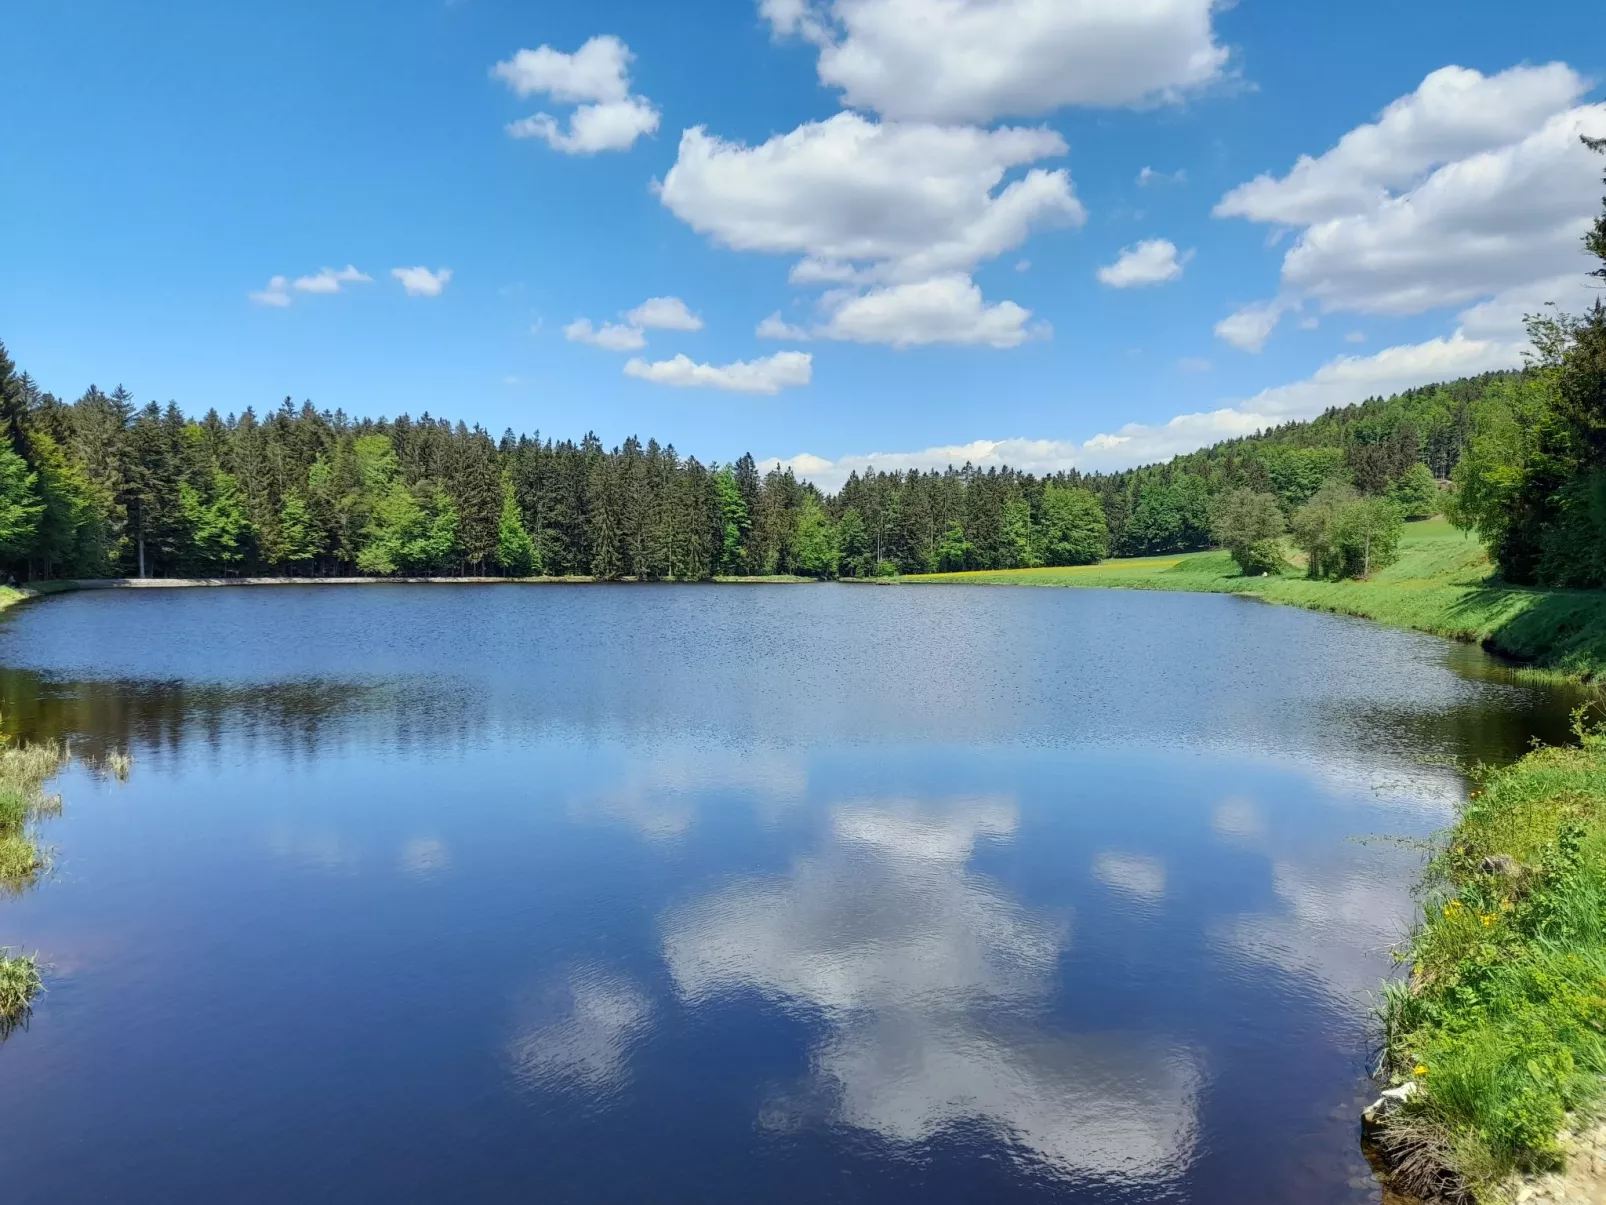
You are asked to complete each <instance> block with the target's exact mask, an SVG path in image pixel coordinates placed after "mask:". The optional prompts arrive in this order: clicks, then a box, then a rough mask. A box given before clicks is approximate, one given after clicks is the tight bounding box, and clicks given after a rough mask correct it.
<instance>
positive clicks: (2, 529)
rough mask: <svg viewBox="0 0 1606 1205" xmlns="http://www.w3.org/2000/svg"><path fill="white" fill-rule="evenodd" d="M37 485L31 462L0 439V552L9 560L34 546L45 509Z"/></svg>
mask: <svg viewBox="0 0 1606 1205" xmlns="http://www.w3.org/2000/svg"><path fill="white" fill-rule="evenodd" d="M38 487H39V476H38V474H36V473H35V472H33V470H31V469H30V468H29V467H28V462H27V461H25V460H23V458H22V457H21V456H20V455H18V454H17V453H16V452H15V451H13V450H12V448H11V445H10V444H8V443H5V442H0V556H4V557H5V558H6V559H7V560H12V561H17V560H22V559H24V558H26V557H27V555H28V553H29V552H30V551H31V550H32V549H33V545H34V537H35V536H37V535H38V533H39V520H40V518H41V517H42V516H43V515H44V513H45V508H44V504H43V503H42V502H41V501H40V500H39V488H38Z"/></svg>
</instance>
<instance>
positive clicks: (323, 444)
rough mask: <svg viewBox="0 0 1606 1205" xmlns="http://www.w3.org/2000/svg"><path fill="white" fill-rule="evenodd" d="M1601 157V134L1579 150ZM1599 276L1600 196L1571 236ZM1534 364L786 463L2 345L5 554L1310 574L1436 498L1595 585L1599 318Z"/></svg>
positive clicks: (1570, 320)
mask: <svg viewBox="0 0 1606 1205" xmlns="http://www.w3.org/2000/svg"><path fill="white" fill-rule="evenodd" d="M1585 141H1586V143H1588V144H1589V145H1590V147H1591V148H1592V149H1594V150H1597V151H1603V150H1606V142H1602V141H1599V140H1589V139H1585ZM1584 242H1585V249H1586V251H1588V252H1589V253H1590V254H1591V255H1593V256H1594V257H1596V259H1597V260H1599V262H1600V264H1601V266H1600V267H1598V268H1597V269H1595V270H1594V272H1593V273H1592V274H1593V275H1594V276H1596V277H1600V278H1602V279H1603V280H1606V212H1603V215H1602V217H1601V218H1600V219H1599V220H1598V221H1597V223H1596V224H1595V226H1594V228H1593V229H1592V230H1591V231H1590V232H1589V233H1588V234H1587V235H1586V237H1585V240H1584ZM1530 333H1531V335H1532V337H1533V342H1534V346H1535V349H1536V351H1535V355H1534V357H1533V360H1532V362H1531V363H1530V364H1529V365H1528V366H1527V367H1526V368H1524V369H1522V370H1520V371H1512V372H1502V373H1490V374H1486V375H1484V376H1480V377H1474V378H1467V379H1464V380H1459V381H1452V382H1448V383H1445V384H1440V385H1433V386H1428V387H1425V388H1422V389H1413V390H1407V391H1405V392H1403V393H1399V394H1396V395H1393V396H1391V397H1388V398H1369V399H1367V400H1365V401H1363V402H1360V403H1358V404H1355V405H1350V406H1344V407H1336V408H1334V409H1331V410H1329V411H1327V412H1326V413H1325V414H1322V415H1320V416H1319V417H1317V418H1315V419H1313V420H1310V421H1305V422H1292V423H1288V424H1285V425H1282V426H1279V427H1275V428H1273V429H1271V430H1267V431H1262V432H1257V433H1256V434H1255V435H1253V436H1246V437H1243V438H1239V439H1232V440H1225V441H1222V442H1220V443H1217V444H1215V445H1213V446H1211V447H1208V448H1204V449H1201V450H1199V451H1197V452H1192V453H1189V454H1187V455H1183V456H1177V457H1174V458H1173V459H1172V460H1170V461H1168V462H1166V463H1164V464H1155V465H1147V466H1143V467H1140V468H1135V469H1130V470H1124V471H1121V472H1114V473H1085V474H1084V473H1080V472H1077V471H1075V470H1071V471H1067V472H1062V473H1055V474H1050V475H1044V476H1036V475H1033V474H1030V473H1023V472H1019V471H1017V470H1014V469H1011V468H1007V467H1005V468H988V469H986V470H982V469H979V468H977V467H975V466H973V465H968V464H967V465H965V466H963V467H958V468H954V467H949V468H947V469H945V470H941V471H920V470H910V471H907V472H892V473H885V472H868V473H864V474H859V473H855V474H853V475H852V476H850V477H849V478H848V480H847V482H846V483H845V484H844V485H843V486H842V488H841V489H839V490H838V491H837V492H836V493H834V494H829V493H826V492H824V491H822V490H820V489H818V488H817V487H816V486H814V485H813V484H811V483H809V482H805V481H800V480H798V479H797V478H796V477H795V476H794V475H793V474H792V473H791V472H790V471H785V470H779V469H772V470H770V471H768V472H761V471H760V469H759V467H758V465H757V464H756V463H755V461H754V460H753V458H752V457H751V456H743V457H742V458H740V459H739V460H736V461H734V462H732V463H730V464H719V463H716V462H712V461H710V462H708V463H706V464H705V463H703V462H702V461H699V460H698V459H697V458H696V457H694V456H682V455H681V454H680V453H679V452H677V451H676V449H675V448H674V446H673V445H667V444H659V443H658V442H657V441H655V440H648V441H647V442H646V443H642V442H641V441H640V440H639V439H636V438H631V439H627V440H625V441H624V443H622V444H620V445H619V446H617V447H614V448H612V449H607V448H605V447H604V446H603V444H602V442H601V441H600V440H599V439H598V438H597V437H596V436H595V435H592V434H588V435H586V436H585V438H583V439H581V440H580V441H578V442H575V441H573V440H554V439H552V438H550V437H548V438H543V437H542V436H541V435H540V434H539V433H534V434H529V435H517V434H515V433H513V432H512V431H508V432H505V433H504V434H503V435H502V436H501V437H500V438H499V439H497V438H493V437H492V436H491V435H490V433H488V432H487V431H485V430H484V429H483V428H481V427H478V426H476V427H472V428H471V427H468V426H466V425H465V424H463V423H462V422H458V423H455V424H454V423H451V422H448V421H446V420H443V419H439V418H432V417H430V416H429V415H427V414H426V415H422V416H420V417H418V418H416V419H415V418H411V417H409V416H406V415H403V416H401V417H398V418H393V419H384V418H377V419H372V418H352V417H350V416H348V415H346V414H345V413H343V412H342V411H339V410H335V411H329V410H326V409H324V410H320V409H318V408H316V407H314V406H313V405H312V404H311V403H310V402H303V403H302V404H301V405H299V406H297V405H295V404H293V403H292V402H291V401H290V399H288V398H287V399H285V401H284V403H283V404H282V405H281V406H279V407H278V408H277V409H274V410H272V411H269V412H267V413H265V414H263V415H260V416H259V415H258V414H257V413H256V412H255V411H254V410H250V409H248V410H246V411H245V412H244V413H242V414H239V415H229V416H227V417H222V416H220V415H219V414H218V413H217V412H216V411H215V410H213V411H209V412H207V413H206V414H205V415H204V416H202V417H200V418H195V417H192V416H187V415H185V414H184V413H183V412H181V411H180V410H179V408H178V407H177V406H176V405H175V404H173V403H169V404H168V405H166V406H165V407H163V406H159V405H157V404H156V403H154V402H151V403H148V404H146V405H144V406H139V405H137V404H136V402H135V399H134V397H133V396H132V395H131V394H130V393H129V392H128V391H127V390H126V389H123V388H121V387H119V388H117V389H115V390H113V391H112V392H110V393H106V392H103V391H101V390H100V389H98V388H95V387H93V386H91V387H90V388H89V389H88V390H87V391H85V393H84V394H83V395H82V396H81V397H79V398H78V399H77V400H75V401H72V402H65V401H63V400H61V399H59V398H57V397H55V396H53V395H51V394H50V393H47V392H45V391H43V390H41V389H40V388H39V387H38V385H37V384H36V383H35V382H34V381H33V380H32V379H31V378H30V377H29V376H28V375H27V374H26V373H21V372H19V371H17V369H16V366H15V365H14V364H13V363H12V361H11V360H10V358H9V357H8V356H7V355H6V352H5V349H4V347H3V345H0V567H3V568H4V570H5V572H6V573H7V574H8V575H12V576H17V577H21V578H24V579H40V578H52V577H72V576H79V577H91V576H135V575H145V576H179V575H223V574H256V573H272V574H289V575H309V576H311V575H323V576H328V575H350V574H359V575H374V576H389V575H502V576H531V575H551V576H587V577H596V578H603V579H616V578H627V577H628V578H635V579H638V580H705V579H708V578H713V577H719V576H732V577H752V576H766V575H777V574H786V575H791V574H797V575H804V576H810V577H838V576H840V577H871V576H884V575H892V574H899V573H921V572H930V571H946V570H962V569H1007V568H1020V567H1031V566H1038V565H1075V564H1087V563H1091V562H1095V561H1098V560H1101V559H1103V558H1104V557H1106V556H1140V555H1160V554H1168V553H1176V552H1186V551H1191V550H1195V549H1201V548H1208V547H1225V548H1227V549H1229V550H1230V551H1231V552H1232V553H1233V555H1234V557H1235V558H1236V559H1237V560H1238V562H1239V564H1240V565H1241V566H1242V567H1243V570H1244V572H1246V573H1261V572H1282V571H1284V570H1285V569H1286V568H1287V566H1286V565H1285V563H1284V557H1283V555H1282V551H1281V550H1282V548H1283V539H1284V537H1285V535H1287V534H1290V533H1291V534H1292V536H1293V540H1294V543H1295V545H1296V546H1297V547H1299V548H1300V549H1301V550H1302V551H1303V552H1304V558H1305V563H1306V570H1307V572H1309V573H1311V574H1313V575H1316V576H1365V575H1367V574H1369V573H1371V572H1373V571H1374V570H1376V569H1377V568H1379V567H1381V566H1382V565H1385V564H1387V563H1388V562H1389V560H1390V559H1391V557H1392V556H1393V550H1394V547H1395V545H1396V544H1397V542H1398V535H1399V525H1400V522H1401V521H1402V520H1403V519H1408V518H1420V517H1424V516H1426V515H1429V514H1433V513H1436V512H1437V511H1439V510H1441V509H1442V510H1444V511H1445V512H1446V513H1447V514H1448V515H1449V516H1450V517H1451V519H1452V520H1454V521H1455V522H1457V523H1459V524H1460V525H1462V526H1463V527H1466V528H1468V529H1471V530H1476V531H1477V532H1478V533H1479V535H1480V536H1481V537H1482V538H1483V539H1484V540H1485V542H1486V543H1487V544H1488V545H1489V548H1490V551H1491V554H1492V555H1493V557H1494V559H1495V561H1496V563H1497V565H1498V566H1499V569H1500V570H1501V572H1502V574H1503V576H1504V577H1505V578H1506V579H1507V580H1510V581H1513V582H1521V583H1538V584H1544V585H1563V586H1601V585H1606V306H1602V305H1601V304H1600V303H1599V302H1597V303H1596V305H1595V306H1594V307H1593V308H1592V309H1591V310H1590V311H1588V312H1587V313H1585V314H1583V315H1581V316H1569V315H1563V314H1555V313H1551V314H1547V315H1540V316H1537V317H1535V318H1533V319H1532V320H1531V321H1530Z"/></svg>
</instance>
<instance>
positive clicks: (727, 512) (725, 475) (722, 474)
mask: <svg viewBox="0 0 1606 1205" xmlns="http://www.w3.org/2000/svg"><path fill="white" fill-rule="evenodd" d="M714 489H715V491H716V492H717V494H718V496H719V529H720V530H719V567H718V570H717V571H718V572H719V573H723V574H726V575H735V574H739V573H741V572H742V570H743V568H744V567H745V566H746V564H747V547H746V544H745V542H744V541H745V538H746V534H747V528H748V523H749V520H748V513H747V499H746V498H744V497H743V496H742V487H741V485H740V483H739V482H738V481H737V480H736V474H735V473H733V472H732V471H731V470H730V469H721V470H720V471H719V472H717V473H715V474H714Z"/></svg>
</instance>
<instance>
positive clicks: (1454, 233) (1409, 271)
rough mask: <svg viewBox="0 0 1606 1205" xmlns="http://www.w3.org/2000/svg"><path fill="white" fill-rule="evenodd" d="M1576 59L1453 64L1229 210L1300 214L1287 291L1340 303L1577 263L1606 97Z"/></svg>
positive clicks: (1457, 289)
mask: <svg viewBox="0 0 1606 1205" xmlns="http://www.w3.org/2000/svg"><path fill="white" fill-rule="evenodd" d="M1587 88H1588V84H1587V82H1586V81H1585V80H1583V79H1582V78H1580V77H1579V76H1578V75H1577V73H1576V72H1574V71H1573V70H1572V69H1571V68H1569V67H1567V66H1566V65H1565V64H1562V63H1552V64H1549V65H1547V66H1542V67H1515V68H1512V69H1511V70H1509V71H1504V72H1501V73H1500V74H1498V75H1494V76H1484V75H1481V74H1480V73H1478V72H1476V71H1471V70H1467V69H1465V68H1461V67H1446V68H1443V69H1442V70H1439V71H1435V72H1434V73H1432V74H1431V75H1429V76H1428V77H1427V78H1426V79H1425V80H1423V82H1422V84H1421V86H1420V87H1419V88H1418V89H1417V90H1416V91H1415V92H1413V93H1412V94H1411V95H1409V96H1405V97H1402V98H1400V99H1399V100H1397V101H1395V102H1394V103H1393V104H1391V105H1390V106H1389V107H1388V108H1387V109H1386V110H1384V112H1383V114H1382V116H1381V117H1380V118H1379V119H1378V120H1377V121H1376V122H1373V123H1369V124H1367V125H1363V126H1360V127H1358V128H1356V129H1354V130H1352V131H1350V132H1349V133H1348V134H1346V135H1345V136H1344V137H1343V138H1342V139H1340V140H1339V142H1338V144H1337V145H1336V146H1334V147H1333V148H1332V149H1331V150H1329V151H1328V152H1326V153H1325V154H1323V155H1321V156H1319V157H1314V158H1313V157H1311V156H1304V157H1302V158H1301V159H1300V160H1299V161H1298V163H1296V164H1295V166H1294V168H1293V170H1291V171H1290V172H1289V173H1288V174H1287V175H1286V176H1284V177H1282V178H1276V177H1273V176H1269V175H1268V176H1261V177H1258V178H1257V179H1255V180H1252V181H1250V182H1249V183H1248V184H1245V185H1242V186H1241V187H1239V188H1237V189H1234V190H1233V191H1232V192H1230V193H1228V194H1227V196H1226V197H1224V198H1223V199H1222V200H1221V202H1220V203H1219V204H1218V205H1217V206H1216V214H1217V216H1219V217H1243V218H1248V219H1250V220H1252V221H1258V222H1268V223H1273V224H1275V225H1277V226H1279V227H1283V228H1288V227H1293V228H1297V229H1299V230H1300V233H1299V235H1298V237H1297V238H1296V239H1295V241H1294V243H1293V245H1292V246H1291V247H1290V249H1289V250H1288V252H1287V254H1286V255H1285V256H1284V258H1283V266H1282V281H1283V289H1284V292H1285V294H1286V295H1288V296H1291V297H1295V298H1303V297H1308V298H1312V299H1314V300H1316V301H1318V302H1319V303H1320V304H1321V306H1322V308H1323V309H1324V310H1326V311H1334V310H1342V311H1351V312H1361V313H1382V314H1416V313H1421V312H1423V311H1425V310H1430V309H1435V308H1439V307H1443V306H1450V305H1465V304H1467V303H1468V302H1473V301H1477V300H1479V299H1481V298H1487V297H1490V296H1492V295H1494V294H1496V293H1499V292H1501V291H1504V290H1508V289H1513V288H1520V287H1524V286H1526V285H1528V284H1530V283H1531V282H1533V281H1536V280H1546V279H1549V278H1551V277H1554V276H1556V275H1558V274H1562V273H1565V272H1566V271H1567V270H1568V269H1569V268H1571V267H1573V266H1574V265H1576V264H1578V263H1580V256H1579V250H1578V240H1579V237H1580V235H1581V234H1582V233H1583V231H1584V230H1585V229H1586V228H1587V226H1588V224H1589V221H1590V217H1591V215H1592V213H1593V211H1594V209H1595V205H1596V203H1597V201H1598V195H1597V194H1598V189H1597V187H1596V184H1597V179H1596V164H1595V163H1594V162H1593V160H1592V157H1591V156H1590V155H1589V153H1588V152H1587V151H1586V150H1585V149H1584V148H1583V147H1582V146H1581V145H1580V144H1579V140H1578V136H1579V135H1580V134H1594V135H1601V134H1606V105H1578V104H1577V103H1576V102H1577V101H1578V99H1579V98H1580V97H1581V96H1582V95H1583V93H1584V92H1585V91H1586V90H1587Z"/></svg>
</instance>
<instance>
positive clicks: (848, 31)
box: [759, 0, 1228, 123]
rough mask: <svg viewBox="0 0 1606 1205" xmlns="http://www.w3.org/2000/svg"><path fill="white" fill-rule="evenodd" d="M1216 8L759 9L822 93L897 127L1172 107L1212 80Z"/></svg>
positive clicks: (909, 2) (1055, 1)
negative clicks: (793, 47) (805, 63)
mask: <svg viewBox="0 0 1606 1205" xmlns="http://www.w3.org/2000/svg"><path fill="white" fill-rule="evenodd" d="M1215 8H1216V4H1215V3H1214V0H1147V2H1146V3H1143V4H1130V3H1123V2H1122V0H1076V2H1075V3H1068V2H1067V0H944V2H943V3H939V4H933V3H930V2H929V0H821V2H818V3H809V2H807V0H761V2H760V4H759V10H760V12H761V13H762V14H763V16H764V17H765V19H766V20H768V21H769V23H770V27H771V29H772V30H773V31H774V33H775V35H776V36H777V37H793V36H796V37H802V38H805V39H807V40H808V41H810V42H812V43H814V44H815V45H816V46H817V47H818V48H819V67H818V70H819V77H820V82H821V83H823V84H825V85H826V86H828V87H834V88H838V89H840V90H841V92H842V94H843V100H844V102H845V103H846V104H847V105H849V106H851V107H854V108H859V109H869V110H874V111H875V112H878V113H881V114H883V115H884V116H886V117H889V118H893V119H897V120H917V121H938V122H962V121H969V122H981V123H986V122H990V121H993V120H995V119H996V118H999V117H1004V116H1010V115H1015V116H1033V115H1036V114H1042V113H1049V112H1052V111H1053V110H1055V109H1058V108H1061V107H1063V106H1065V105H1089V106H1101V107H1110V106H1122V105H1136V104H1143V103H1149V102H1153V101H1156V100H1171V99H1175V98H1177V97H1179V96H1181V95H1182V94H1184V93H1186V92H1187V91H1189V90H1191V89H1195V88H1199V87H1201V86H1203V85H1206V84H1209V83H1210V82H1212V81H1214V80H1216V79H1218V78H1220V76H1221V74H1222V72H1223V70H1224V69H1225V67H1226V64H1227V59H1228V54H1227V51H1226V50H1225V49H1223V48H1222V47H1220V46H1218V45H1217V44H1216V40H1215V31H1214V29H1213V27H1212V24H1211V18H1212V16H1213V13H1214V10H1215Z"/></svg>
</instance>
